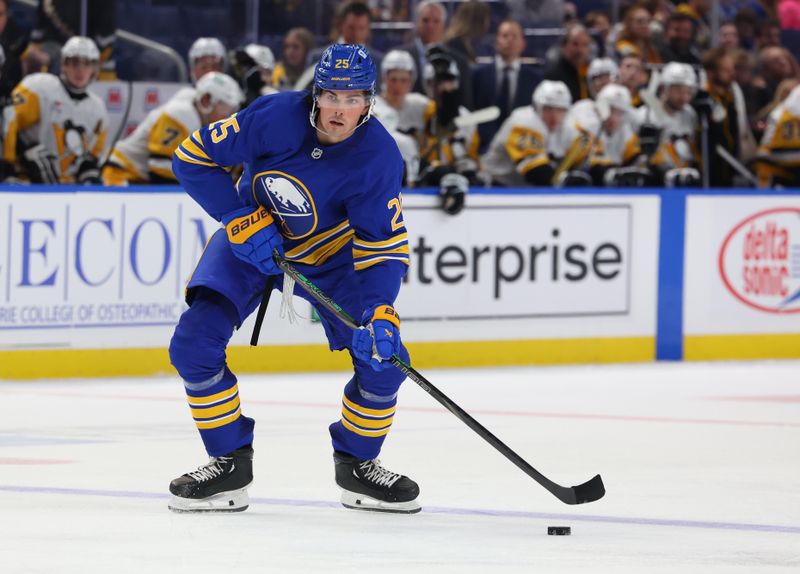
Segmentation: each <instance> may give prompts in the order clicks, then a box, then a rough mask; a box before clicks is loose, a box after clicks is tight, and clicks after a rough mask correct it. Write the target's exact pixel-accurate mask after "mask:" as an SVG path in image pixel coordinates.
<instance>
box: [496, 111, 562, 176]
mask: <svg viewBox="0 0 800 574" xmlns="http://www.w3.org/2000/svg"><path fill="white" fill-rule="evenodd" d="M550 139H551V138H550V132H549V130H548V129H547V127H546V126H545V125H544V122H542V120H541V118H540V117H539V116H538V114H537V113H536V111H535V110H534V109H533V106H524V107H521V108H517V109H516V110H514V111H513V112H511V115H510V116H509V117H508V118H507V119H506V121H504V122H503V125H502V126H500V129H499V130H498V132H497V133H496V134H495V136H494V138H493V139H492V143H491V144H490V145H489V149H488V150H487V152H486V154H484V155H483V157H482V158H481V167H482V169H483V170H484V171H485V172H486V173H488V174H489V175H491V177H492V180H493V181H496V182H498V183H500V184H502V185H504V186H507V187H519V186H524V185H528V183H530V182H529V181H528V180H527V179H526V176H527V174H528V173H529V172H531V171H533V170H536V169H537V168H541V167H543V166H549V165H550V156H549V155H548V149H547V146H548V140H550ZM550 171H551V173H550V176H552V170H550ZM543 183H544V182H543Z"/></svg>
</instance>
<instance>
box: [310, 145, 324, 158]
mask: <svg viewBox="0 0 800 574" xmlns="http://www.w3.org/2000/svg"><path fill="white" fill-rule="evenodd" d="M321 157H322V150H321V149H319V148H318V147H315V148H314V149H313V150H311V159H319V158H321Z"/></svg>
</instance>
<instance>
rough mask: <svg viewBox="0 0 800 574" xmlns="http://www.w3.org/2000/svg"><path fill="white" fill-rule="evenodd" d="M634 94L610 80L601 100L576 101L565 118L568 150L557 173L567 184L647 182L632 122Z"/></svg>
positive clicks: (564, 142)
mask: <svg viewBox="0 0 800 574" xmlns="http://www.w3.org/2000/svg"><path fill="white" fill-rule="evenodd" d="M630 113H631V95H630V92H629V91H628V89H627V88H625V87H624V86H620V85H618V84H609V85H607V86H606V87H604V88H603V89H602V90H600V93H599V94H597V100H596V101H592V100H581V101H579V102H577V103H575V104H574V105H573V106H572V108H571V109H570V111H569V113H568V114H567V117H566V118H565V119H564V126H563V130H562V136H563V139H562V146H563V149H564V150H566V151H565V153H564V158H563V160H562V161H561V164H560V165H559V167H558V169H557V170H556V173H555V176H554V183H557V184H559V185H565V186H583V185H607V186H620V187H632V186H642V185H645V183H646V180H647V175H648V172H647V170H646V169H644V168H642V167H640V166H639V165H634V164H639V163H640V162H641V160H642V158H641V150H640V148H639V138H638V136H637V135H636V133H635V132H634V131H633V129H632V128H631V125H630V120H629V115H630Z"/></svg>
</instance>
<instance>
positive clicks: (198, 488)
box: [169, 446, 253, 512]
mask: <svg viewBox="0 0 800 574" xmlns="http://www.w3.org/2000/svg"><path fill="white" fill-rule="evenodd" d="M252 482H253V449H252V447H250V446H245V447H242V448H239V449H237V450H234V451H233V452H230V453H228V454H226V455H225V456H217V457H213V456H212V457H211V458H210V460H209V462H208V464H206V465H203V466H201V467H199V468H198V469H197V470H194V471H192V472H187V473H186V474H184V475H183V476H179V477H178V478H176V479H175V480H173V481H172V482H171V483H170V485H169V491H170V492H171V493H172V498H171V499H170V501H169V509H170V510H172V511H173V512H241V511H243V510H246V509H247V507H248V506H249V505H250V498H249V497H248V496H247V487H249V486H250V484H251V483H252Z"/></svg>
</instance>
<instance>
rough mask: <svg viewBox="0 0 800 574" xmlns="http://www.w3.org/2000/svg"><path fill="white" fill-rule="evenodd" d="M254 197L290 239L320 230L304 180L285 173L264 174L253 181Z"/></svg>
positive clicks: (312, 199) (312, 201)
mask: <svg viewBox="0 0 800 574" xmlns="http://www.w3.org/2000/svg"><path fill="white" fill-rule="evenodd" d="M253 195H254V197H255V200H256V201H257V202H258V204H259V205H263V206H264V207H266V208H267V209H269V210H270V211H271V212H272V215H273V216H274V217H275V218H276V219H277V220H278V221H279V222H280V224H281V231H282V233H283V236H284V237H286V238H288V239H302V238H303V237H308V236H309V235H311V234H312V233H313V232H314V230H315V229H316V228H317V210H316V208H315V206H314V198H313V197H311V193H310V192H309V191H308V188H307V187H306V186H305V185H304V184H303V182H302V181H300V180H299V179H297V178H296V177H293V176H291V175H289V174H288V173H283V172H282V171H264V172H261V173H259V174H258V175H256V176H255V177H254V178H253Z"/></svg>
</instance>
